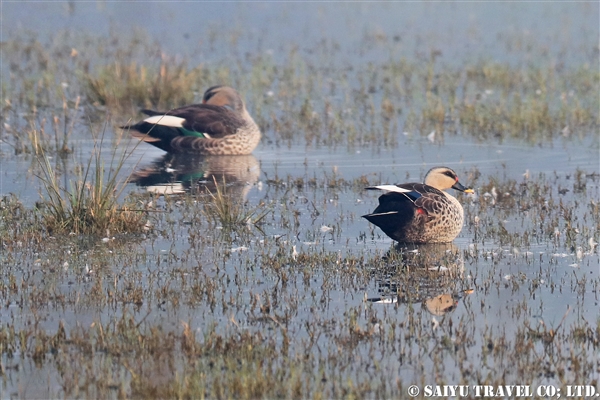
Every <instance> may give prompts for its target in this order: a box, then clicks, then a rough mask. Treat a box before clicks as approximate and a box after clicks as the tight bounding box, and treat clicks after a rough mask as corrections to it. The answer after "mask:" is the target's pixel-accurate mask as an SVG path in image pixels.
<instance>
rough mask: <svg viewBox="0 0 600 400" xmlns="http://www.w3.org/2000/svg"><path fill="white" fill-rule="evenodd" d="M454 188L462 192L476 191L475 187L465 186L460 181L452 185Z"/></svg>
mask: <svg viewBox="0 0 600 400" xmlns="http://www.w3.org/2000/svg"><path fill="white" fill-rule="evenodd" d="M452 189H456V190H460V191H461V192H465V193H475V191H474V190H473V189H471V188H466V187H464V186H463V185H462V184H461V183H460V182H456V183H455V184H454V185H452Z"/></svg>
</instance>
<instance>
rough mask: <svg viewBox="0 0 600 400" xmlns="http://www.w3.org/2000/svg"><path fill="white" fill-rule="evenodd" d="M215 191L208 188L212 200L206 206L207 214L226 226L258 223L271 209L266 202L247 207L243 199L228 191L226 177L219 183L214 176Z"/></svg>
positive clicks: (214, 220)
mask: <svg viewBox="0 0 600 400" xmlns="http://www.w3.org/2000/svg"><path fill="white" fill-rule="evenodd" d="M213 180H214V183H215V191H214V192H211V191H210V190H208V189H207V190H208V194H209V195H210V197H211V198H212V200H213V201H212V202H210V203H207V204H206V205H205V208H204V213H205V215H206V216H207V217H208V218H209V219H211V220H212V221H213V222H215V223H220V224H221V225H223V226H224V227H225V226H226V227H235V226H240V225H258V224H259V223H260V221H262V219H263V218H265V217H266V216H267V215H268V214H269V213H270V212H271V210H268V209H264V203H261V204H259V205H257V206H256V207H252V208H247V207H246V206H245V204H244V203H243V202H242V201H239V200H238V199H236V198H234V197H233V196H231V195H229V194H228V193H227V185H226V183H225V178H223V183H222V184H219V183H218V182H217V180H216V178H214V177H213Z"/></svg>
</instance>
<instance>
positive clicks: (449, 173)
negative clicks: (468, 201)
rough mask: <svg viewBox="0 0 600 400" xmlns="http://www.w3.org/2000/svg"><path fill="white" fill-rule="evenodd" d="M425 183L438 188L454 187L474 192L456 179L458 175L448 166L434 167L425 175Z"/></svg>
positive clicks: (466, 191)
mask: <svg viewBox="0 0 600 400" xmlns="http://www.w3.org/2000/svg"><path fill="white" fill-rule="evenodd" d="M425 184H426V185H429V186H433V187H434V188H436V189H439V190H446V189H456V190H459V191H461V192H465V193H474V191H473V189H471V188H466V187H464V186H463V185H462V184H461V183H460V182H459V181H458V175H456V172H454V170H452V169H450V168H448V167H435V168H432V169H430V170H429V172H427V175H425Z"/></svg>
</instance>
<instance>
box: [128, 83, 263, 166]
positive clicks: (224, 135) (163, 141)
mask: <svg viewBox="0 0 600 400" xmlns="http://www.w3.org/2000/svg"><path fill="white" fill-rule="evenodd" d="M142 112H143V113H144V114H146V115H148V116H149V118H146V119H144V120H143V121H140V122H138V123H137V124H134V125H129V126H123V127H122V128H123V129H130V130H131V131H132V135H133V136H134V137H137V138H138V139H140V140H142V141H144V142H148V143H150V144H152V145H153V146H156V147H158V148H160V149H162V150H164V151H167V152H170V153H191V154H200V155H245V154H250V153H252V151H253V150H254V149H255V148H256V146H257V145H258V143H259V142H260V137H261V133H260V129H259V128H258V126H257V125H256V123H255V122H254V120H253V119H252V117H251V116H250V114H249V113H248V111H247V110H246V107H245V105H244V102H243V101H242V99H241V97H240V95H239V94H238V92H237V91H235V90H234V89H233V88H230V87H227V86H214V87H211V88H209V89H208V90H207V91H206V92H205V93H204V97H203V99H202V104H192V105H189V106H185V107H181V108H176V109H174V110H170V111H166V112H160V111H153V110H142Z"/></svg>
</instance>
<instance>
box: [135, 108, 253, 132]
mask: <svg viewBox="0 0 600 400" xmlns="http://www.w3.org/2000/svg"><path fill="white" fill-rule="evenodd" d="M142 112H143V113H145V114H146V115H149V116H150V117H149V118H146V119H145V120H144V121H142V122H146V123H148V124H150V125H152V126H154V125H158V126H164V127H171V128H179V129H178V130H179V135H181V136H194V137H200V138H212V139H220V138H223V137H225V136H228V135H233V134H234V133H236V131H237V130H238V129H239V128H240V127H242V126H243V125H244V123H245V122H244V119H243V118H242V117H241V116H240V115H239V113H237V112H235V111H234V110H232V109H231V108H230V107H228V106H215V105H211V104H193V105H190V106H185V107H181V108H177V109H174V110H171V111H167V112H164V113H161V112H159V111H153V110H142ZM142 133H147V132H142Z"/></svg>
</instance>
